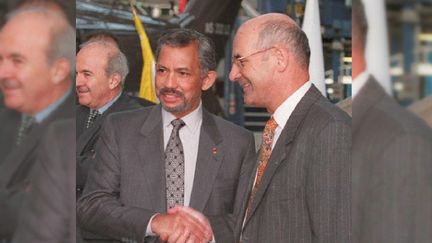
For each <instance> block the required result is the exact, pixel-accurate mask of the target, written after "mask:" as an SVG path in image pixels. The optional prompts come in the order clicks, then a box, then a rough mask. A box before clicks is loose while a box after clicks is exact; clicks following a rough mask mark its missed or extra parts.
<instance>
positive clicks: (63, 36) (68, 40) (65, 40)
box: [7, 6, 76, 80]
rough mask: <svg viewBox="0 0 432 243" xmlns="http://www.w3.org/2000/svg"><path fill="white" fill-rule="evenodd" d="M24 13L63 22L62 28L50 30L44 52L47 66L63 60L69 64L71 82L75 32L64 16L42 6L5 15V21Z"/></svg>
mask: <svg viewBox="0 0 432 243" xmlns="http://www.w3.org/2000/svg"><path fill="white" fill-rule="evenodd" d="M24 13H37V14H41V15H45V16H47V17H51V18H60V19H62V20H64V23H62V24H63V26H58V27H54V28H51V30H50V32H51V43H50V44H49V45H48V49H47V52H46V57H47V62H48V64H53V63H54V62H55V61H57V60H59V59H61V58H64V59H66V60H67V61H68V62H69V66H70V73H69V77H70V79H71V80H72V79H73V78H74V75H75V53H76V49H75V46H76V32H75V29H74V28H73V27H72V26H71V25H70V24H69V22H68V21H67V20H66V19H65V17H64V16H62V15H60V14H57V13H55V12H53V11H50V10H48V9H46V8H44V7H42V6H32V7H25V8H19V9H17V10H14V11H12V12H10V13H9V14H8V15H7V20H8V21H9V20H11V19H12V18H15V17H17V16H18V15H20V14H24Z"/></svg>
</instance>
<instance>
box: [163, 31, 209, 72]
mask: <svg viewBox="0 0 432 243" xmlns="http://www.w3.org/2000/svg"><path fill="white" fill-rule="evenodd" d="M191 43H197V45H198V51H199V61H200V68H201V75H203V76H204V75H206V74H207V73H208V72H209V71H215V70H216V68H217V63H216V52H215V45H214V43H213V41H212V40H211V39H210V38H208V37H207V36H205V35H204V34H201V33H200V32H198V31H195V30H191V29H171V30H168V31H167V32H165V33H164V34H163V35H162V36H161V37H160V38H159V40H158V46H157V48H156V54H155V57H156V60H158V59H159V54H160V51H161V49H162V47H163V46H165V45H167V46H172V47H186V46H188V45H190V44H191Z"/></svg>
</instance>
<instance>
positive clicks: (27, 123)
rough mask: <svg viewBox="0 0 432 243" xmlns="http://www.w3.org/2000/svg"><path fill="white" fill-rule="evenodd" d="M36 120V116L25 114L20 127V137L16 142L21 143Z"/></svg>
mask: <svg viewBox="0 0 432 243" xmlns="http://www.w3.org/2000/svg"><path fill="white" fill-rule="evenodd" d="M35 122H36V119H35V117H34V116H28V115H24V116H23V117H22V119H21V124H20V126H19V129H18V137H17V140H16V144H17V145H20V144H21V142H22V140H23V139H24V137H25V136H26V135H27V134H28V133H29V132H30V130H31V127H32V126H33V124H34V123H35Z"/></svg>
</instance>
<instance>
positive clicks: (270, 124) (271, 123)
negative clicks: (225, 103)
mask: <svg viewBox="0 0 432 243" xmlns="http://www.w3.org/2000/svg"><path fill="white" fill-rule="evenodd" d="M277 126H278V124H277V123H276V121H275V120H274V118H273V116H272V117H271V118H270V119H269V120H268V121H267V123H266V125H265V128H264V132H263V137H262V143H261V148H260V157H259V158H260V162H259V165H258V169H257V174H256V180H255V184H254V186H253V188H252V192H251V195H250V197H249V201H248V206H247V210H246V215H245V217H247V216H248V213H249V210H250V207H251V206H252V201H253V199H254V197H255V193H256V191H257V190H258V186H259V184H260V183H261V179H262V176H263V174H264V171H265V168H266V167H267V162H268V160H269V158H270V155H271V152H272V143H273V137H274V134H275V130H276V127H277Z"/></svg>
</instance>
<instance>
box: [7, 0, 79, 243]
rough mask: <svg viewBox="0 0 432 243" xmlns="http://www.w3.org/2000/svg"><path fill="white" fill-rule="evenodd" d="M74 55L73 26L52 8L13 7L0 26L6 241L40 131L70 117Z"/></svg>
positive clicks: (15, 217) (31, 165) (72, 114)
mask: <svg viewBox="0 0 432 243" xmlns="http://www.w3.org/2000/svg"><path fill="white" fill-rule="evenodd" d="M74 57H75V30H74V29H73V28H72V27H71V26H70V25H69V24H68V22H67V21H66V19H65V18H64V17H63V16H62V15H59V14H58V13H56V12H51V11H48V10H45V9H44V8H41V7H35V8H32V7H26V8H24V9H20V10H17V11H16V12H12V13H11V14H10V15H9V17H8V21H7V23H6V24H5V25H4V26H3V28H2V29H1V30H0V89H1V92H2V93H3V95H4V98H3V101H2V102H3V105H4V107H3V108H2V110H0V123H1V124H2V126H1V127H0V144H1V146H0V239H1V240H3V241H5V242H8V241H9V240H10V238H11V236H12V234H13V232H14V230H15V226H16V220H17V213H18V212H17V211H18V209H19V208H20V206H21V201H22V193H23V191H25V190H26V188H27V187H28V183H29V174H30V172H31V170H32V167H33V165H34V163H35V151H36V150H37V147H38V144H39V140H40V138H41V136H42V134H43V133H44V132H45V130H46V128H47V127H48V126H49V124H51V123H52V122H54V121H56V120H57V119H63V118H73V117H74V99H73V96H72V93H73V92H72V87H71V80H72V75H73V68H74V67H73V63H74ZM3 105H2V106H3ZM0 107H1V106H0Z"/></svg>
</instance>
